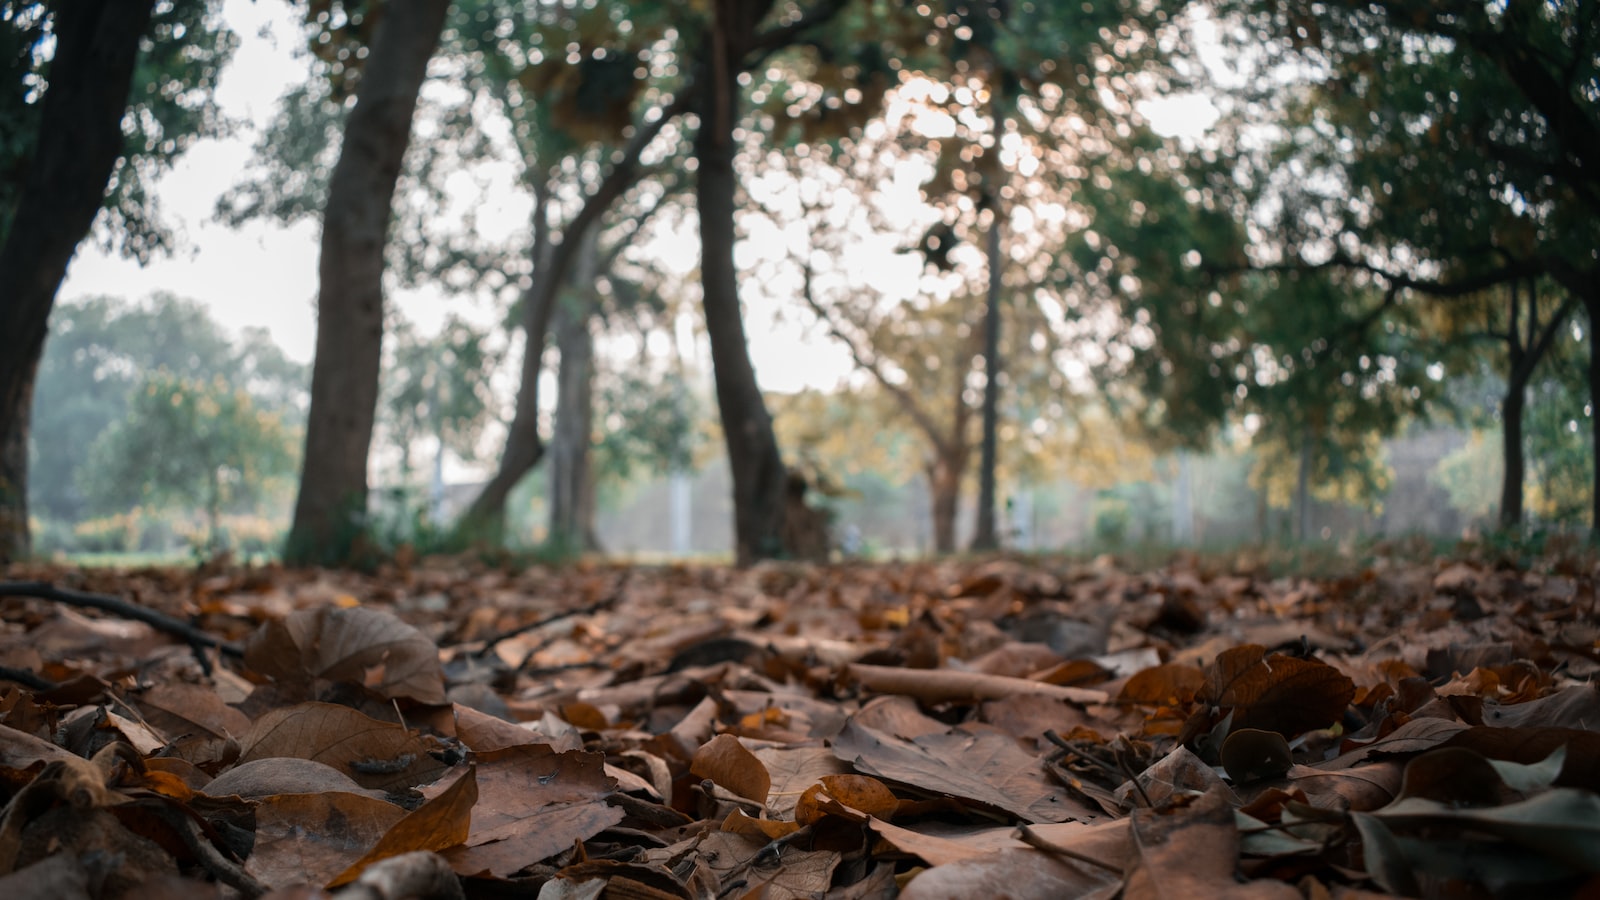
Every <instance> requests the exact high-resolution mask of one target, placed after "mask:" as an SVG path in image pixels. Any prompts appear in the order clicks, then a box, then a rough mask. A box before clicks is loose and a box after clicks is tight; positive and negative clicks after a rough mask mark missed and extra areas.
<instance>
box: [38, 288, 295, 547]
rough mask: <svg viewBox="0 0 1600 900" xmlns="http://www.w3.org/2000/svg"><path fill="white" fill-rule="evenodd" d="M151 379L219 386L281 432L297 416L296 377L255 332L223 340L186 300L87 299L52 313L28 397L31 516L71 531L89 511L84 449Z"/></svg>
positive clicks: (200, 311) (157, 297)
mask: <svg viewBox="0 0 1600 900" xmlns="http://www.w3.org/2000/svg"><path fill="white" fill-rule="evenodd" d="M157 370H164V371H166V372H168V373H170V374H171V375H172V376H173V377H176V378H182V379H188V380H192V381H199V382H206V383H209V382H210V381H212V380H213V379H215V378H226V379H228V381H229V383H230V384H232V385H233V386H234V387H236V388H239V389H243V390H245V391H247V392H248V393H249V394H250V396H251V397H252V399H253V402H254V403H255V405H256V406H257V407H258V408H259V409H261V410H262V411H264V412H267V413H270V414H272V415H275V416H278V417H279V418H281V419H282V421H283V422H284V423H285V424H286V426H288V427H291V428H293V427H298V425H299V423H300V422H301V421H302V420H303V417H304V414H305V386H306V375H307V372H306V369H305V367H304V366H303V365H300V364H299V363H296V362H294V361H292V360H289V359H288V358H286V357H285V356H284V355H283V351H282V350H280V349H279V348H278V347H277V346H276V345H274V344H273V343H272V342H271V340H270V339H269V338H268V337H267V336H266V334H265V333H264V332H262V331H259V330H247V331H246V332H245V333H244V334H243V335H242V336H241V337H240V339H238V340H237V341H236V340H233V339H232V338H230V336H229V335H227V334H226V333H225V332H224V331H223V330H222V327H221V326H220V325H218V324H217V322H216V321H215V320H214V319H212V318H211V316H210V314H209V313H208V312H207V311H206V309H205V308H204V307H203V306H201V305H200V304H199V303H198V302H196V301H194V300H185V299H181V298H178V297H174V296H171V295H168V294H157V295H155V296H154V297H151V298H150V299H149V300H148V301H145V302H142V303H137V304H135V303H130V302H128V301H124V300H119V299H116V298H112V297H91V298H88V299H85V300H81V301H75V302H70V303H65V304H61V305H58V306H57V307H56V309H55V311H54V312H53V313H52V314H51V327H50V337H49V339H48V340H46V342H45V348H44V355H43V356H42V357H41V358H40V361H39V374H38V379H37V382H36V384H35V388H34V401H35V403H34V416H33V428H32V438H33V448H32V458H31V460H30V462H29V470H30V473H31V478H30V479H29V502H30V506H31V507H32V508H33V509H34V510H35V512H36V513H37V514H38V515H39V516H41V517H45V518H48V519H54V520H57V521H71V520H73V519H78V518H82V517H83V516H85V515H86V514H88V513H89V512H90V511H91V499H92V498H90V497H89V496H88V495H86V494H85V493H84V490H83V484H84V477H85V474H86V473H87V471H88V469H89V466H90V461H89V448H90V446H91V445H93V444H94V443H95V440H96V439H97V438H99V437H100V435H101V433H102V432H104V431H105V430H106V429H108V428H110V427H111V426H112V425H113V424H115V423H117V422H121V421H123V420H124V419H126V418H127V416H128V412H129V409H130V407H131V405H132V401H133V397H134V393H135V391H136V389H137V388H138V387H139V385H140V384H142V383H143V380H144V379H145V378H146V377H147V376H149V375H151V374H152V373H154V372H156V371H157Z"/></svg>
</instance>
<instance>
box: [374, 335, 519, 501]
mask: <svg viewBox="0 0 1600 900" xmlns="http://www.w3.org/2000/svg"><path fill="white" fill-rule="evenodd" d="M389 331H390V339H389V340H388V341H387V346H388V351H389V357H390V358H389V361H388V365H387V366H386V369H387V372H388V375H387V378H386V379H385V385H384V397H383V401H382V403H381V410H382V421H383V425H384V429H385V431H386V432H387V433H388V435H389V439H390V441H391V442H392V443H393V444H394V446H395V447H396V449H398V450H399V451H400V460H401V461H400V477H401V481H402V483H405V482H407V481H408V480H409V477H410V475H411V471H412V463H411V454H412V452H413V450H414V448H415V446H416V444H417V443H418V442H419V441H420V440H422V439H424V438H433V439H435V440H437V441H438V442H439V445H440V448H441V449H444V448H448V449H449V450H451V451H453V452H454V453H455V454H456V455H457V456H459V457H460V458H462V459H466V460H471V459H474V458H476V456H477V452H478V443H479V441H480V439H481V438H482V437H483V430H484V428H485V427H487V426H488V424H489V422H490V421H492V420H493V418H494V413H495V398H494V393H493V391H492V390H491V388H490V383H489V379H490V377H491V376H492V375H493V374H494V371H495V369H496V368H497V367H498V366H499V364H500V354H499V353H498V352H497V351H496V349H495V348H494V346H493V344H492V343H491V340H490V337H489V335H488V333H487V332H486V331H485V330H484V329H481V328H479V327H477V326H475V325H472V324H471V323H469V322H466V321H465V320H463V319H460V318H458V317H455V316H451V317H450V318H449V319H447V320H446V322H445V324H444V327H443V328H441V329H440V331H439V333H438V334H437V335H434V336H433V337H431V338H424V337H421V336H419V335H418V334H417V333H416V330H415V329H414V328H413V327H412V326H411V324H410V323H408V322H405V321H403V320H396V321H395V322H394V324H391V325H390V327H389Z"/></svg>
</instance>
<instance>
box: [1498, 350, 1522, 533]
mask: <svg viewBox="0 0 1600 900" xmlns="http://www.w3.org/2000/svg"><path fill="white" fill-rule="evenodd" d="M1527 404H1528V377H1527V373H1523V372H1518V371H1517V368H1516V367H1514V368H1513V369H1512V372H1511V375H1510V378H1509V379H1508V380H1507V384H1506V396H1505V399H1504V400H1502V401H1501V402H1500V436H1501V440H1502V450H1503V452H1504V454H1505V467H1506V473H1505V480H1504V481H1502V482H1501V483H1500V527H1501V528H1503V529H1505V530H1506V531H1513V530H1515V529H1517V528H1520V527H1521V526H1522V484H1523V480H1524V478H1525V476H1526V475H1527V463H1526V461H1525V459H1524V457H1523V453H1522V413H1523V410H1524V409H1526V407H1527Z"/></svg>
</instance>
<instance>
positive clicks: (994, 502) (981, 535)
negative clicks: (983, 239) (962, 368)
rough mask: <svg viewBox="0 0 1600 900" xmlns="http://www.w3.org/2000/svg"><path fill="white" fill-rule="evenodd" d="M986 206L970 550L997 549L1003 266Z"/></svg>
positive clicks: (995, 225) (996, 225) (996, 210)
mask: <svg viewBox="0 0 1600 900" xmlns="http://www.w3.org/2000/svg"><path fill="white" fill-rule="evenodd" d="M987 205H988V207H989V211H990V213H992V214H993V216H994V220H993V222H991V223H990V225H989V246H988V257H989V293H988V297H987V298H986V299H985V306H984V313H983V437H982V439H981V444H980V447H981V449H980V450H979V457H978V524H977V529H976V530H975V532H974V533H973V535H972V549H974V550H996V549H998V548H999V547H1000V534H999V530H998V529H997V527H996V519H997V512H998V505H999V500H998V497H997V496H996V493H997V492H996V490H995V487H996V486H995V468H996V466H997V465H998V459H997V457H998V456H999V435H998V431H999V423H1000V301H1001V291H1002V290H1003V289H1004V278H1005V263H1004V260H1003V259H1002V256H1001V233H1000V204H999V202H998V201H996V200H990V201H989V202H988V203H987Z"/></svg>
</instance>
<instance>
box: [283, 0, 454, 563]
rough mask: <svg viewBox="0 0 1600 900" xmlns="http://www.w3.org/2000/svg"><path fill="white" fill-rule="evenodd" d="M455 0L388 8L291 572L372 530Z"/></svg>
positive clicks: (363, 100)
mask: <svg viewBox="0 0 1600 900" xmlns="http://www.w3.org/2000/svg"><path fill="white" fill-rule="evenodd" d="M449 7H450V3H449V0H406V2H403V3H391V4H389V5H388V6H387V7H386V8H385V13H384V16H383V21H382V22H381V23H380V24H379V25H378V29H377V33H376V35H375V36H374V37H373V41H372V52H371V55H370V56H369V57H368V59H367V63H366V68H365V69H364V70H363V72H362V74H361V83H360V86H359V87H358V88H357V89H356V105H355V108H354V109H352V110H351V111H350V118H349V120H348V121H347V122H346V124H345V131H344V146H343V148H342V149H341V150H340V153H339V162H338V164H337V165H336V166H335V167H334V170H333V175H332V178H331V179H330V180H329V182H328V201H327V206H326V208H325V209H324V211H323V216H322V256H321V260H320V262H319V263H318V267H317V274H318V277H319V279H320V285H319V288H318V292H317V351H316V360H315V362H314V363H313V366H312V370H311V410H310V413H309V414H308V416H307V418H306V447H305V459H304V463H303V468H302V470H301V476H300V494H299V497H298V498H297V499H296V501H295V507H294V523H293V525H292V526H291V528H290V531H289V541H288V546H287V547H286V548H285V553H284V556H285V558H286V559H287V560H289V561H290V562H295V563H311V562H323V563H331V562H342V561H345V560H347V559H348V558H349V556H350V552H351V549H352V547H353V546H354V544H355V541H356V539H357V537H358V536H359V535H360V534H361V532H362V530H363V527H364V519H365V515H366V506H367V451H368V450H369V448H370V447H371V444H372V424H373V419H374V417H375V415H376V413H377V406H378V372H379V367H380V363H381V358H382V353H383V270H384V260H383V251H384V246H385V244H386V243H387V240H388V234H389V224H390V220H391V219H392V218H393V203H394V189H395V182H396V181H397V180H398V179H399V177H400V166H401V161H402V159H403V157H404V156H405V152H406V146H407V145H408V144H409V143H410V140H411V120H412V116H413V114H414V113H415V112H416V107H417V93H418V91H420V90H421V88H422V82H423V79H424V77H425V76H426V75H427V69H428V60H429V59H430V58H432V56H433V52H434V49H435V48H436V47H437V46H438V43H439V33H440V30H441V29H442V28H443V27H444V17H445V13H446V11H447V10H448V9H449Z"/></svg>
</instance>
